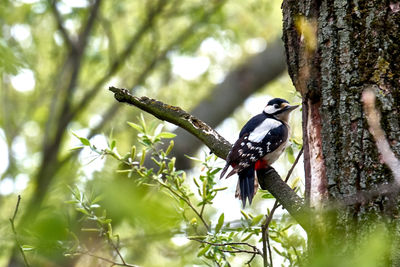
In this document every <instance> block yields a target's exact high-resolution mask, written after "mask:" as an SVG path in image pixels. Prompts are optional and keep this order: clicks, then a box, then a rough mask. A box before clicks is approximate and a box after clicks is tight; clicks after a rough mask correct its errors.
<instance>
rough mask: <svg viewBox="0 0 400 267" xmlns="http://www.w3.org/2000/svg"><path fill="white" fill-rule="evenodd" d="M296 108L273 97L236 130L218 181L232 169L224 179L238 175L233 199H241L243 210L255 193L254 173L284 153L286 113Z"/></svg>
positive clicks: (286, 130) (256, 183)
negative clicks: (259, 112)
mask: <svg viewBox="0 0 400 267" xmlns="http://www.w3.org/2000/svg"><path fill="white" fill-rule="evenodd" d="M297 107H298V106H291V105H289V102H288V101H286V100H284V99H281V98H274V99H272V100H270V101H269V102H268V104H267V106H266V107H265V108H264V110H263V112H262V113H261V114H258V115H256V116H254V117H253V118H251V119H250V120H249V121H248V122H247V123H246V124H245V125H244V126H243V128H242V130H241V131H240V134H239V139H238V140H237V141H236V142H235V144H234V145H233V147H232V149H231V151H230V152H229V154H228V156H227V158H226V165H225V167H224V169H223V170H222V173H221V177H220V178H222V177H224V175H225V173H226V171H227V170H228V168H229V166H232V168H233V170H232V171H231V172H229V174H228V175H227V176H226V178H228V177H230V176H232V175H233V174H235V173H237V174H238V175H239V180H238V184H237V187H236V194H235V196H236V197H239V199H241V200H242V203H243V207H245V206H246V199H248V200H249V204H251V202H252V200H253V197H254V195H255V192H256V191H257V188H258V181H257V179H256V171H257V170H259V169H264V168H266V167H267V166H270V165H271V164H272V163H274V162H275V161H276V160H277V159H278V158H279V156H280V155H281V154H282V152H283V151H284V150H285V148H286V145H287V141H288V139H289V131H290V127H289V124H288V120H289V113H290V112H291V111H292V110H294V109H296V108H297Z"/></svg>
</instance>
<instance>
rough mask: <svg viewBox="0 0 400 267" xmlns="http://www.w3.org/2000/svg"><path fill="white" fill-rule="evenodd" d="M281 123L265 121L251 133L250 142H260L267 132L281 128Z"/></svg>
mask: <svg viewBox="0 0 400 267" xmlns="http://www.w3.org/2000/svg"><path fill="white" fill-rule="evenodd" d="M281 125H282V123H281V122H280V121H278V120H275V119H265V120H264V121H263V122H262V123H261V124H260V125H258V126H257V127H256V128H255V129H254V131H253V132H251V134H250V135H249V140H250V141H252V142H257V143H258V142H261V141H262V140H263V139H264V137H265V136H266V135H267V134H268V132H269V131H270V130H271V129H273V128H277V127H279V126H281Z"/></svg>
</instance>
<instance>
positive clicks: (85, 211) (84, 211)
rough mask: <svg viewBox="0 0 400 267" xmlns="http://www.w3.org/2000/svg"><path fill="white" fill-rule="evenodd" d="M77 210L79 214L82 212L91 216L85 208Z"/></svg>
mask: <svg viewBox="0 0 400 267" xmlns="http://www.w3.org/2000/svg"><path fill="white" fill-rule="evenodd" d="M76 210H77V211H79V212H82V213H83V214H86V215H88V216H90V214H89V212H88V211H87V210H85V209H84V208H76Z"/></svg>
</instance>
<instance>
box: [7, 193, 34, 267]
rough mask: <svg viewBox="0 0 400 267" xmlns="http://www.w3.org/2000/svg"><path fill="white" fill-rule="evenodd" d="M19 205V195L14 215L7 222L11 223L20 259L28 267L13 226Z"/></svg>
mask: <svg viewBox="0 0 400 267" xmlns="http://www.w3.org/2000/svg"><path fill="white" fill-rule="evenodd" d="M20 203H21V195H18V200H17V204H16V205H15V210H14V215H13V217H12V218H10V219H9V220H10V223H11V229H12V231H13V233H14V239H15V243H17V246H18V250H19V252H20V253H21V255H22V258H23V259H24V263H25V266H27V267H30V265H29V262H28V260H27V258H26V255H25V252H24V250H23V249H22V246H21V243H20V242H19V238H18V234H17V231H16V230H15V224H14V221H15V217H17V213H18V208H19V204H20Z"/></svg>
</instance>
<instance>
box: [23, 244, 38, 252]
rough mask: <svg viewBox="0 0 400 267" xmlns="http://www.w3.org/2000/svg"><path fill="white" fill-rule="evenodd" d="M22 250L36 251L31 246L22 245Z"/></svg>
mask: <svg viewBox="0 0 400 267" xmlns="http://www.w3.org/2000/svg"><path fill="white" fill-rule="evenodd" d="M21 248H22V250H23V251H32V250H34V249H35V247H34V246H31V245H22V246H21Z"/></svg>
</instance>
